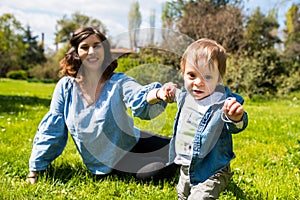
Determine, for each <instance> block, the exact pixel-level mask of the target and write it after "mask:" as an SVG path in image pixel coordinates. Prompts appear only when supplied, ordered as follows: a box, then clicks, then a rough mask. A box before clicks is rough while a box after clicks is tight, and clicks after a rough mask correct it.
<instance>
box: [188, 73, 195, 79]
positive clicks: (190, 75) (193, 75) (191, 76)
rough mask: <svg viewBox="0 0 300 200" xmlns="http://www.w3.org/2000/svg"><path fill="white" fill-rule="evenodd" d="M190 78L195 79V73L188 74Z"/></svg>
mask: <svg viewBox="0 0 300 200" xmlns="http://www.w3.org/2000/svg"><path fill="white" fill-rule="evenodd" d="M188 76H189V77H190V78H195V77H196V75H195V74H193V73H188Z"/></svg>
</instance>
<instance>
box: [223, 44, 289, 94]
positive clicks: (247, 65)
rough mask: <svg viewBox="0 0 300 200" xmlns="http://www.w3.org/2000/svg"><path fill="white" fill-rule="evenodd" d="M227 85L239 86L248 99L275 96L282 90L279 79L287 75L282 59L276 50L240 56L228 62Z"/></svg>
mask: <svg viewBox="0 0 300 200" xmlns="http://www.w3.org/2000/svg"><path fill="white" fill-rule="evenodd" d="M227 64H228V67H227V72H226V75H225V77H226V80H225V82H226V84H227V85H230V86H231V87H235V85H236V84H238V85H239V91H240V92H242V93H244V94H246V95H247V96H248V97H253V95H271V94H272V95H275V94H276V93H277V92H278V89H279V88H280V84H281V80H280V79H279V78H278V77H280V76H282V75H284V74H285V68H284V67H283V65H282V63H281V60H280V57H279V55H278V53H277V51H276V50H275V49H265V50H262V51H257V52H255V54H254V55H253V56H249V55H240V57H238V58H236V57H231V58H230V59H229V60H228V63H227Z"/></svg>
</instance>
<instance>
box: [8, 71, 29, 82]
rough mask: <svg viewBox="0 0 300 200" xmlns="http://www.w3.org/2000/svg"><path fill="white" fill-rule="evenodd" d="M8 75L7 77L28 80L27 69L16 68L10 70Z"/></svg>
mask: <svg viewBox="0 0 300 200" xmlns="http://www.w3.org/2000/svg"><path fill="white" fill-rule="evenodd" d="M6 76H7V78H11V79H18V80H26V79H27V72H26V71H25V70H14V71H10V72H8V73H7V74H6Z"/></svg>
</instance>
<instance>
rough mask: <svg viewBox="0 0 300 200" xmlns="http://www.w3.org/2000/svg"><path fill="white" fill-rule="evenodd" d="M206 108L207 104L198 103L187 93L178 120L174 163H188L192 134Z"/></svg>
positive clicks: (191, 146)
mask: <svg viewBox="0 0 300 200" xmlns="http://www.w3.org/2000/svg"><path fill="white" fill-rule="evenodd" d="M207 109H208V106H202V105H199V102H198V101H197V100H194V99H193V98H192V97H191V96H190V95H187V97H186V100H185V103H184V105H183V107H182V111H181V115H180V116H179V121H178V129H177V134H176V139H175V151H176V154H177V157H176V159H175V163H177V164H181V165H188V164H189V163H190V160H191V156H192V149H193V141H194V136H195V133H196V131H197V128H198V125H199V123H200V121H201V119H202V118H203V116H204V114H205V112H206V111H207Z"/></svg>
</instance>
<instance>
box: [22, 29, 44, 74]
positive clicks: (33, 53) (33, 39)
mask: <svg viewBox="0 0 300 200" xmlns="http://www.w3.org/2000/svg"><path fill="white" fill-rule="evenodd" d="M37 38H38V36H32V32H31V30H30V27H29V26H27V29H26V30H25V31H24V36H23V43H24V45H25V53H24V56H23V57H22V60H23V66H24V67H23V69H26V70H27V69H29V68H32V67H33V66H34V65H36V64H42V63H44V62H45V61H46V57H45V55H44V47H43V44H42V43H39V42H38V41H37Z"/></svg>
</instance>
